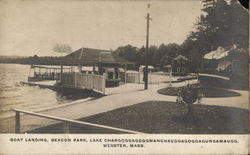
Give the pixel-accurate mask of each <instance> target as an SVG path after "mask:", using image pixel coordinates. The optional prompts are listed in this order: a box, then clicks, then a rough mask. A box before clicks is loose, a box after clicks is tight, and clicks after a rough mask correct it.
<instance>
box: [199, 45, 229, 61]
mask: <svg viewBox="0 0 250 155" xmlns="http://www.w3.org/2000/svg"><path fill="white" fill-rule="evenodd" d="M228 53H229V50H228V51H225V49H224V48H223V47H218V48H217V49H216V50H214V51H211V52H209V53H207V54H205V55H204V58H205V59H221V58H224V57H226V56H227V55H228Z"/></svg>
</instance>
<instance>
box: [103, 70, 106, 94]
mask: <svg viewBox="0 0 250 155" xmlns="http://www.w3.org/2000/svg"><path fill="white" fill-rule="evenodd" d="M102 76H103V78H102V93H103V94H104V95H105V86H106V73H103V75H102Z"/></svg>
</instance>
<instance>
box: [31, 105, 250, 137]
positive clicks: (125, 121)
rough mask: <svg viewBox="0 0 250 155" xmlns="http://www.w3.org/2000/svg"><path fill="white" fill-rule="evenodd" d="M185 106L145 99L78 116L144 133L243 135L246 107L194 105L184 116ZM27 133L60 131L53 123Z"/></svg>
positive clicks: (80, 129)
mask: <svg viewBox="0 0 250 155" xmlns="http://www.w3.org/2000/svg"><path fill="white" fill-rule="evenodd" d="M186 113H187V107H186V105H182V104H177V103H175V102H165V101H148V102H143V103H139V104H136V105H133V106H128V107H125V108H120V109H116V110H113V111H109V112H105V113H101V114H98V115H94V116H90V117H86V118H82V119H80V120H81V121H86V122H91V123H97V124H102V125H107V126H112V127H118V128H123V129H129V130H135V131H140V132H145V133H169V134H246V133H248V114H249V113H248V110H245V109H239V108H232V107H222V106H210V105H194V113H193V116H192V117H190V118H187V116H186ZM70 131H71V133H105V134H106V133H119V132H113V131H108V130H104V129H96V128H91V127H79V126H77V125H71V126H70ZM28 133H62V124H55V125H51V126H47V127H43V128H39V129H36V130H32V131H29V132H28Z"/></svg>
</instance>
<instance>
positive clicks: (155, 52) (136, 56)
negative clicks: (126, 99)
mask: <svg viewBox="0 0 250 155" xmlns="http://www.w3.org/2000/svg"><path fill="white" fill-rule="evenodd" d="M202 2H203V8H202V14H201V15H200V17H197V20H196V23H195V24H194V30H193V31H191V32H190V33H189V35H188V36H187V38H186V39H185V41H184V42H183V43H182V44H176V43H169V44H161V45H160V46H159V47H157V46H150V47H149V50H148V64H149V65H152V66H155V67H160V68H161V67H163V66H164V65H166V64H169V63H171V60H172V58H173V57H175V56H177V55H179V54H182V55H184V56H186V57H187V58H189V60H190V61H191V70H193V71H194V70H197V69H201V68H202V63H203V56H204V55H205V54H206V53H208V52H210V51H213V50H216V49H217V48H218V47H223V48H225V49H229V48H231V47H232V46H237V48H238V49H241V50H242V49H243V50H244V52H245V54H247V53H248V52H247V51H248V11H247V10H245V9H244V8H243V7H242V6H241V4H240V3H239V2H238V1H237V0H231V1H225V0H202ZM163 42H164V40H163ZM114 52H115V53H116V54H118V55H119V56H121V57H123V58H125V59H127V60H129V61H133V62H136V63H138V64H144V63H145V47H144V46H143V47H140V48H138V47H135V46H132V45H126V46H121V47H118V48H117V49H116V50H115V51H114ZM246 58H247V57H246Z"/></svg>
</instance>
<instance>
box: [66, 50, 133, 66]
mask: <svg viewBox="0 0 250 155" xmlns="http://www.w3.org/2000/svg"><path fill="white" fill-rule="evenodd" d="M72 61H73V62H72ZM63 62H64V63H67V64H69V63H92V64H93V63H116V64H133V63H132V62H129V61H126V60H125V59H123V58H121V57H119V56H118V55H117V54H115V53H113V52H111V51H108V50H101V49H93V48H80V49H78V50H76V51H74V52H72V53H70V54H68V55H66V56H65V57H64V60H63Z"/></svg>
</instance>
